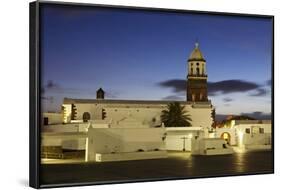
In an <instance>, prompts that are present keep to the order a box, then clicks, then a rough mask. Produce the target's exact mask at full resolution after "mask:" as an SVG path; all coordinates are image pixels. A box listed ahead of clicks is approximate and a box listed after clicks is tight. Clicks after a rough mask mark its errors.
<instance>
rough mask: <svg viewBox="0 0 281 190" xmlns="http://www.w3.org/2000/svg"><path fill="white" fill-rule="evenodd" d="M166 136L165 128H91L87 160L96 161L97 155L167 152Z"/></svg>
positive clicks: (87, 146) (87, 144)
mask: <svg viewBox="0 0 281 190" xmlns="http://www.w3.org/2000/svg"><path fill="white" fill-rule="evenodd" d="M164 134H165V129H164V128H137V129H135V128H108V129H97V128H89V130H88V140H87V143H86V155H88V158H87V160H95V159H96V154H97V153H99V154H105V153H128V152H138V151H140V150H142V151H155V150H156V149H157V150H165V143H164V140H163V136H164Z"/></svg>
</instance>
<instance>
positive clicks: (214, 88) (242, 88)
mask: <svg viewBox="0 0 281 190" xmlns="http://www.w3.org/2000/svg"><path fill="white" fill-rule="evenodd" d="M259 86H260V85H259V84H257V83H254V82H248V81H244V80H223V81H218V82H209V83H208V92H210V94H216V93H222V94H229V93H235V92H247V91H250V90H255V89H257V88H259Z"/></svg>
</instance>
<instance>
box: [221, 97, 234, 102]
mask: <svg viewBox="0 0 281 190" xmlns="http://www.w3.org/2000/svg"><path fill="white" fill-rule="evenodd" d="M223 101H224V102H232V101H233V99H232V98H224V99H223Z"/></svg>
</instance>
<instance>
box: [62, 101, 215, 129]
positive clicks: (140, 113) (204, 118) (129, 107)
mask: <svg viewBox="0 0 281 190" xmlns="http://www.w3.org/2000/svg"><path fill="white" fill-rule="evenodd" d="M64 105H65V104H64ZM75 106H76V109H77V111H76V112H77V115H76V119H77V120H82V119H83V113H85V112H89V113H90V115H91V119H92V120H96V119H102V109H104V110H105V112H106V119H107V120H111V121H112V123H113V124H116V123H117V122H118V121H120V120H122V119H124V118H125V117H128V115H130V116H131V117H133V118H134V119H136V120H138V121H139V122H141V123H142V124H144V125H149V126H151V127H154V126H157V125H161V119H160V116H161V113H162V111H163V110H164V109H166V106H167V104H163V103H159V104H131V103H130V104H121V103H120V104H116V103H114V104H110V103H97V104H96V103H77V104H75ZM184 106H185V110H186V111H187V114H189V115H190V118H191V119H192V121H191V124H192V126H202V127H211V124H212V118H211V111H212V106H211V105H210V104H208V103H206V104H205V105H200V106H197V105H196V104H195V105H192V104H185V105H184Z"/></svg>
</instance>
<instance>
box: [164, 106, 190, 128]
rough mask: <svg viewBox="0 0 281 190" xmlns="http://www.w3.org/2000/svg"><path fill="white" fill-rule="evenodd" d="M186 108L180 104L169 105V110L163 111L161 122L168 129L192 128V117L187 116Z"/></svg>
mask: <svg viewBox="0 0 281 190" xmlns="http://www.w3.org/2000/svg"><path fill="white" fill-rule="evenodd" d="M186 113H187V111H185V110H184V106H181V105H180V103H179V102H172V103H169V104H168V105H167V109H166V110H163V111H162V115H161V120H162V122H163V123H164V124H165V126H166V127H183V126H191V123H190V121H192V120H191V118H190V115H189V114H186Z"/></svg>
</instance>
